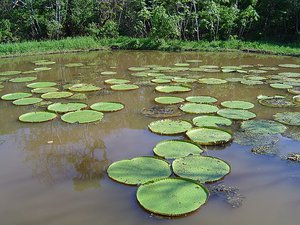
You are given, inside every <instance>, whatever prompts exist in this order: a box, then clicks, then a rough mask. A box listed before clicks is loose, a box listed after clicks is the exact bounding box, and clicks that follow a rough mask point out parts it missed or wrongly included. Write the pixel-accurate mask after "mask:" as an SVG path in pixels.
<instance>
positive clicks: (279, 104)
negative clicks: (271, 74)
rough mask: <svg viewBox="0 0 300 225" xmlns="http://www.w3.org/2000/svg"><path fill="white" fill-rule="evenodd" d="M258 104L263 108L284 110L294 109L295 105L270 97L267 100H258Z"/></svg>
mask: <svg viewBox="0 0 300 225" xmlns="http://www.w3.org/2000/svg"><path fill="white" fill-rule="evenodd" d="M258 102H259V103H260V104H261V105H263V106H268V107H273V108H286V107H295V106H296V105H295V103H293V102H292V101H290V100H287V99H285V98H281V97H272V98H268V99H260V100H258Z"/></svg>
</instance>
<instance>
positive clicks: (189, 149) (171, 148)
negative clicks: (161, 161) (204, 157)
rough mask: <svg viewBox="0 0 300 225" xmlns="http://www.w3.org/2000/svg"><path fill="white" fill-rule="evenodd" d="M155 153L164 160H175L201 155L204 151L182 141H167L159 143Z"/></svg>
mask: <svg viewBox="0 0 300 225" xmlns="http://www.w3.org/2000/svg"><path fill="white" fill-rule="evenodd" d="M153 152H154V153H155V154H156V155H158V156H160V157H163V158H166V159H173V158H180V157H184V156H188V155H190V154H191V155H199V154H200V153H202V152H203V150H202V149H201V148H200V147H199V146H198V145H196V144H193V143H191V142H187V141H182V140H167V141H161V142H159V143H158V144H157V145H156V146H155V147H154V148H153Z"/></svg>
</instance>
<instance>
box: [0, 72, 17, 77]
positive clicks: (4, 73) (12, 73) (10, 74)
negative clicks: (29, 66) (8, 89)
mask: <svg viewBox="0 0 300 225" xmlns="http://www.w3.org/2000/svg"><path fill="white" fill-rule="evenodd" d="M21 73H22V72H21V71H4V72H0V76H15V75H19V74H21Z"/></svg>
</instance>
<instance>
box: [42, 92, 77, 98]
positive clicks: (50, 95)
mask: <svg viewBox="0 0 300 225" xmlns="http://www.w3.org/2000/svg"><path fill="white" fill-rule="evenodd" d="M72 95H73V93H72V92H68V91H55V92H47V93H45V94H42V95H41V98H43V99H60V98H68V97H70V96H72Z"/></svg>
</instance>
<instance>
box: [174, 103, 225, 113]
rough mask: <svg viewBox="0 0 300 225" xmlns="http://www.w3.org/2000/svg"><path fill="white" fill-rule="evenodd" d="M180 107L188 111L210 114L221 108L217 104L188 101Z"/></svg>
mask: <svg viewBox="0 0 300 225" xmlns="http://www.w3.org/2000/svg"><path fill="white" fill-rule="evenodd" d="M180 109H181V110H182V111H183V112H186V113H197V114H200V113H202V114H208V113H215V112H217V111H218V110H219V108H218V107H217V106H214V105H209V104H198V103H186V104H184V105H182V106H180Z"/></svg>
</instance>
